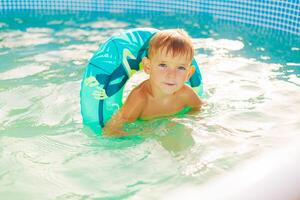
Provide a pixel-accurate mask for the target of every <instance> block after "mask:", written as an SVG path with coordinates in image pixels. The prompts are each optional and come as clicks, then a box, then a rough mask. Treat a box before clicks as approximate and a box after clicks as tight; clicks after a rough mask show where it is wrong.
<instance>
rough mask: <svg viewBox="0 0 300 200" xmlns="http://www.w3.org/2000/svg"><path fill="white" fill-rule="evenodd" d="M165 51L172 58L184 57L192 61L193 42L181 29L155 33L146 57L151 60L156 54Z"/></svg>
mask: <svg viewBox="0 0 300 200" xmlns="http://www.w3.org/2000/svg"><path fill="white" fill-rule="evenodd" d="M163 50H165V51H166V54H168V53H172V55H173V56H186V58H187V59H188V60H190V61H192V59H193V56H194V47H193V42H192V40H191V38H190V36H189V35H188V33H187V32H186V31H184V30H183V29H168V30H162V31H159V32H157V33H156V34H155V35H154V36H153V37H152V38H151V40H150V43H149V50H148V56H149V58H151V57H152V56H153V55H155V54H156V53H158V52H161V51H163Z"/></svg>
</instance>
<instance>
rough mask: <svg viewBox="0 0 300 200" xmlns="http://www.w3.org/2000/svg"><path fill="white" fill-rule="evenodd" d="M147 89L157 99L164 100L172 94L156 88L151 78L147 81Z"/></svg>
mask: <svg viewBox="0 0 300 200" xmlns="http://www.w3.org/2000/svg"><path fill="white" fill-rule="evenodd" d="M146 87H147V91H148V93H149V94H150V96H151V97H152V98H154V99H156V100H161V101H162V100H164V99H167V98H168V97H171V96H172V94H171V95H170V94H165V93H163V92H161V91H159V90H158V89H155V87H152V85H151V81H150V79H148V81H147V83H146Z"/></svg>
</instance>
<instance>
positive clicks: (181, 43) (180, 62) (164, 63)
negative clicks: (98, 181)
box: [103, 29, 202, 136]
mask: <svg viewBox="0 0 300 200" xmlns="http://www.w3.org/2000/svg"><path fill="white" fill-rule="evenodd" d="M193 56H194V48H193V44H192V41H191V39H190V37H189V35H188V34H187V33H186V32H185V31H183V30H180V29H170V30H162V31H159V32H157V33H156V34H155V35H154V36H153V37H152V38H151V40H150V43H149V50H148V58H147V57H145V58H143V60H142V64H143V67H144V71H145V72H146V73H147V74H149V79H148V80H145V81H144V82H142V83H141V84H140V85H139V86H137V87H136V88H134V89H133V90H132V91H131V93H130V94H129V96H128V98H127V100H126V101H125V103H124V105H123V107H122V108H121V109H120V110H118V112H117V113H116V114H115V115H114V116H113V117H112V118H111V119H110V120H109V121H108V123H107V124H106V126H105V127H104V129H103V131H104V133H103V134H104V135H110V136H120V135H125V134H126V133H125V132H124V131H122V128H123V125H124V124H125V123H128V122H133V121H135V120H136V119H137V118H141V119H152V118H155V117H163V116H169V115H173V114H176V113H177V112H179V111H181V110H182V109H183V108H185V107H191V108H192V111H197V110H200V108H201V104H202V102H201V99H200V98H199V96H198V95H197V94H196V93H195V92H194V91H193V89H192V88H191V87H190V86H188V85H186V84H185V82H186V81H187V80H189V78H190V77H191V76H192V74H193V73H194V71H195V68H194V67H193V66H191V63H192V59H193Z"/></svg>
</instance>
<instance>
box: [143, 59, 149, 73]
mask: <svg viewBox="0 0 300 200" xmlns="http://www.w3.org/2000/svg"><path fill="white" fill-rule="evenodd" d="M142 64H143V68H144V71H145V72H146V73H147V74H149V73H150V60H149V58H147V57H144V58H143V59H142Z"/></svg>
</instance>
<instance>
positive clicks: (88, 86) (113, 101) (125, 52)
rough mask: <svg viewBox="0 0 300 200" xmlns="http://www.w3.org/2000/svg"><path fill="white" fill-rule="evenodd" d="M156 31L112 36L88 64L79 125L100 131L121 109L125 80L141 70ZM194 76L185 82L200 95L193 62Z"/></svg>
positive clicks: (131, 32)
mask: <svg viewBox="0 0 300 200" xmlns="http://www.w3.org/2000/svg"><path fill="white" fill-rule="evenodd" d="M157 31H158V30H157V29H152V28H138V29H132V30H129V31H126V32H124V33H122V34H120V35H117V36H113V37H111V38H109V39H108V40H107V41H106V42H104V43H103V44H102V45H101V46H100V47H99V49H98V50H97V51H96V53H95V54H94V55H93V56H92V58H91V59H90V60H89V62H88V64H87V67H86V70H85V73H84V77H83V80H82V82H81V91H80V104H81V114H82V118H83V123H85V124H94V125H95V124H97V125H100V126H101V127H103V126H104V125H105V123H106V122H107V121H108V120H109V119H110V117H111V116H112V115H113V114H114V113H115V112H116V111H117V110H118V109H119V108H120V107H121V106H122V98H123V90H124V86H125V83H126V82H127V80H128V79H129V78H130V77H131V76H132V74H134V73H135V72H136V71H138V70H140V69H141V68H142V66H141V64H140V63H141V60H142V58H143V57H145V56H146V55H147V48H148V43H149V40H150V39H151V37H152V36H153V35H154V34H155V33H156V32H157ZM192 64H193V65H194V66H195V68H196V70H195V73H194V74H193V75H192V77H191V78H190V80H189V81H188V82H187V84H189V85H190V86H191V87H193V88H194V90H195V91H196V93H197V94H198V95H202V77H201V73H200V70H199V67H198V65H197V63H196V61H195V59H193V61H192Z"/></svg>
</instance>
